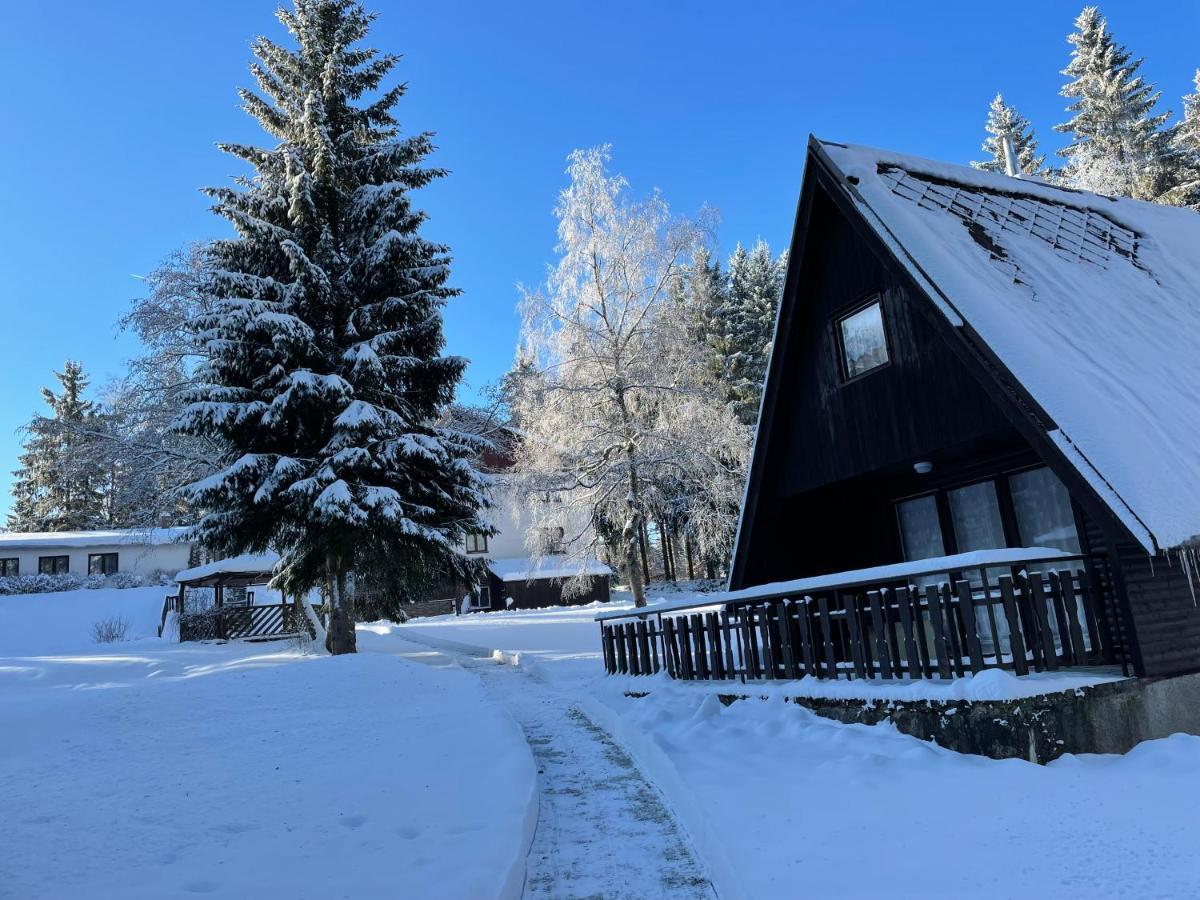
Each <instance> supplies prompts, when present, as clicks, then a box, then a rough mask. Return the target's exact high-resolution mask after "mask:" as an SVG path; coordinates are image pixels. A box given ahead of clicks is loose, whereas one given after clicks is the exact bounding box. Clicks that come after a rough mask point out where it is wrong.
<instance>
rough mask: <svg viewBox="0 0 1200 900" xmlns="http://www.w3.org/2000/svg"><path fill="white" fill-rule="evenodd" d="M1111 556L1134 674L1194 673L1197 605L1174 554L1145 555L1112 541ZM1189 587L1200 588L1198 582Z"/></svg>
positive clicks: (1199, 635) (1199, 626) (1199, 662)
mask: <svg viewBox="0 0 1200 900" xmlns="http://www.w3.org/2000/svg"><path fill="white" fill-rule="evenodd" d="M1116 556H1117V558H1118V559H1119V560H1120V564H1121V576H1122V577H1123V579H1124V582H1125V593H1126V596H1127V597H1128V598H1129V611H1130V615H1131V617H1132V619H1133V629H1134V631H1135V632H1136V637H1137V650H1138V655H1139V656H1140V658H1141V667H1140V668H1141V671H1140V672H1139V674H1142V675H1147V676H1155V675H1178V674H1182V673H1184V672H1196V671H1200V608H1197V606H1196V596H1197V595H1196V594H1193V585H1192V584H1189V579H1188V575H1187V573H1186V572H1185V571H1184V569H1183V567H1182V565H1181V564H1180V561H1179V560H1178V558H1177V557H1176V556H1175V554H1171V555H1169V556H1156V557H1150V556H1149V555H1147V553H1146V551H1145V550H1144V549H1143V548H1142V547H1139V546H1138V545H1137V544H1134V543H1132V542H1127V541H1126V542H1120V543H1118V544H1117V545H1116ZM1193 577H1194V574H1193ZM1194 586H1195V589H1196V590H1197V591H1200V584H1196V585H1194Z"/></svg>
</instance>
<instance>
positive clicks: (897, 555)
mask: <svg viewBox="0 0 1200 900" xmlns="http://www.w3.org/2000/svg"><path fill="white" fill-rule="evenodd" d="M1198 534H1200V216H1197V215H1196V214H1195V213H1193V212H1191V211H1187V210H1179V209H1171V208H1164V207H1158V206H1153V205H1150V204H1145V203H1138V202H1134V201H1128V200H1119V201H1117V200H1112V199H1109V198H1104V197H1099V196H1096V195H1092V194H1083V193H1079V192H1075V191H1069V190H1066V189H1062V188H1057V187H1053V186H1050V185H1047V184H1044V183H1042V182H1041V181H1039V180H1037V179H1015V178H1009V177H1006V176H1001V175H995V174H991V173H985V172H979V171H976V170H973V169H969V168H964V167H959V166H947V165H944V164H940V163H935V162H930V161H927V160H921V159H915V158H911V157H905V156H900V155H898V154H894V153H889V152H885V151H879V150H873V149H868V148H861V147H850V146H846V145H840V144H832V143H828V142H822V141H818V140H816V139H810V142H809V147H808V154H807V162H806V166H805V174H804V180H803V186H802V192H801V198H800V203H799V208H798V212H797V217H796V224H795V231H794V236H793V239H792V244H791V261H790V266H789V271H788V276H787V282H786V287H785V292H784V296H783V299H782V303H781V308H780V311H779V318H778V323H777V327H776V336H775V343H774V351H773V354H772V359H771V365H770V371H769V375H768V379H767V383H766V389H765V393H764V398H763V404H762V412H761V416H760V421H759V428H758V435H757V441H756V444H755V452H754V459H753V464H752V470H751V474H750V478H749V482H748V486H747V493H746V501H745V504H744V508H743V511H742V521H741V524H740V528H739V535H738V541H737V546H736V550H735V555H734V560H733V566H732V573H731V578H730V588H731V589H733V590H740V589H745V588H750V587H753V586H759V585H766V584H769V583H775V582H784V581H789V580H792V579H799V578H806V577H809V576H818V575H825V574H827V573H838V572H844V571H848V570H861V569H864V568H866V567H871V566H881V565H888V564H893V563H899V562H902V561H905V560H916V559H923V558H938V557H949V556H951V555H953V554H956V553H962V552H965V551H972V550H984V549H988V548H1003V547H1008V548H1052V549H1058V550H1061V551H1065V552H1067V553H1071V554H1076V555H1078V556H1079V557H1080V558H1081V559H1082V561H1083V563H1084V564H1085V565H1086V567H1087V575H1088V577H1089V579H1090V583H1091V584H1092V585H1093V586H1094V587H1095V588H1096V590H1097V592H1098V593H1103V594H1104V598H1105V599H1104V604H1105V607H1106V609H1107V610H1108V615H1109V619H1110V621H1109V622H1108V623H1107V624H1106V625H1105V627H1107V628H1108V629H1110V630H1111V631H1112V633H1113V634H1114V635H1116V638H1115V641H1116V644H1117V645H1118V653H1117V656H1118V657H1119V658H1120V659H1121V661H1122V662H1124V663H1125V664H1126V665H1127V668H1132V670H1133V671H1134V672H1135V673H1136V674H1138V675H1145V676H1158V675H1173V674H1179V673H1185V672H1195V671H1200V608H1198V606H1197V595H1198V594H1200V584H1196V585H1193V583H1192V576H1193V575H1194V574H1195V573H1194V572H1193V571H1192V569H1191V565H1190V564H1191V560H1192V558H1193V557H1192V552H1191V550H1190V547H1191V546H1192V540H1193V538H1194V537H1195V536H1196V535H1198ZM1027 568H1028V569H1030V570H1032V569H1033V568H1034V566H1032V565H1031V566H1029V567H1027ZM982 571H983V570H981V572H982ZM1022 571H1024V570H1022ZM985 577H986V575H985ZM985 589H986V586H985ZM1101 615H1103V612H1101ZM1053 627H1054V626H1053V623H1051V628H1053ZM994 628H995V626H994V625H993V629H994ZM1056 634H1057V632H1056ZM985 650H986V648H985Z"/></svg>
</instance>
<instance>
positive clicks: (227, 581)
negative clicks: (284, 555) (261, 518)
mask: <svg viewBox="0 0 1200 900" xmlns="http://www.w3.org/2000/svg"><path fill="white" fill-rule="evenodd" d="M278 562H279V554H278V553H262V554H255V553H247V554H243V555H242V556H231V557H229V558H228V559H217V560H213V561H212V562H209V563H205V564H204V565H202V566H193V567H192V568H190V569H184V570H183V571H182V572H178V573H177V574H176V575H175V580H176V581H177V582H179V584H181V585H183V586H184V587H211V586H213V585H217V584H222V585H228V586H234V587H240V586H243V585H249V584H263V583H264V582H266V581H268V580H269V579H270V578H271V576H272V575H273V574H274V572H275V565H276V563H278Z"/></svg>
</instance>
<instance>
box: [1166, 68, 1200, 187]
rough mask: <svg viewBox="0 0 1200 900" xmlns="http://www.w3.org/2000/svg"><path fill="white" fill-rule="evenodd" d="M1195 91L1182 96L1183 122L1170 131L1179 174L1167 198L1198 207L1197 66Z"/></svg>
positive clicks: (1199, 95) (1199, 114) (1199, 97)
mask: <svg viewBox="0 0 1200 900" xmlns="http://www.w3.org/2000/svg"><path fill="white" fill-rule="evenodd" d="M1193 78H1194V84H1195V86H1196V90H1195V91H1194V92H1193V93H1191V94H1187V95H1186V96H1184V98H1183V121H1182V122H1180V123H1179V124H1178V125H1176V126H1175V127H1174V128H1173V129H1172V130H1171V145H1172V149H1173V150H1174V151H1175V154H1176V158H1177V160H1178V174H1177V177H1176V178H1175V179H1174V182H1175V183H1174V185H1173V187H1172V188H1171V192H1170V194H1169V195H1168V196H1167V198H1166V199H1167V200H1168V201H1169V202H1171V203H1174V204H1177V205H1179V206H1190V207H1191V208H1192V209H1196V210H1200V69H1197V70H1196V74H1195V76H1193Z"/></svg>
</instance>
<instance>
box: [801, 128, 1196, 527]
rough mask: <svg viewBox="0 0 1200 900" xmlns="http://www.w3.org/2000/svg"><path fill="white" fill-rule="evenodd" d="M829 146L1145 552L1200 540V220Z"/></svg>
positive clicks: (853, 185)
mask: <svg viewBox="0 0 1200 900" xmlns="http://www.w3.org/2000/svg"><path fill="white" fill-rule="evenodd" d="M819 147H820V150H821V151H823V153H824V154H825V156H826V157H827V158H828V160H829V161H830V162H831V163H832V167H833V169H834V174H835V175H837V174H839V173H840V175H841V176H842V178H843V186H844V187H845V189H846V191H847V193H848V195H849V196H850V198H851V199H852V201H853V202H854V203H855V204H856V206H857V207H858V209H859V210H860V212H861V213H862V214H863V216H864V217H865V218H866V220H867V222H868V223H869V224H870V225H871V227H872V228H873V229H874V230H875V231H876V233H877V234H878V235H879V236H880V238H881V239H882V240H883V241H884V243H885V244H886V245H887V246H888V247H889V248H890V249H891V250H892V251H893V252H894V253H895V255H896V257H897V258H898V259H899V260H900V262H901V263H902V264H903V265H904V266H905V267H906V268H907V270H908V272H909V273H910V274H911V275H912V277H913V278H914V280H915V281H916V283H917V284H918V285H920V286H921V288H922V289H923V290H924V291H925V292H926V293H927V294H928V295H929V297H930V298H931V299H933V301H934V302H935V303H936V304H937V305H938V307H939V308H940V309H941V311H942V312H943V313H944V314H945V316H946V318H947V319H948V320H949V321H950V323H951V324H952V325H954V326H962V325H963V324H964V323H966V324H968V325H969V326H970V327H971V328H972V329H973V330H974V331H975V332H976V333H977V334H978V335H979V336H980V338H981V339H982V340H983V341H984V342H985V343H986V344H987V346H988V348H990V349H991V351H992V352H993V353H995V354H996V356H997V357H998V358H999V359H1000V361H1001V362H1002V363H1003V364H1004V366H1005V367H1006V368H1007V369H1008V370H1009V371H1010V372H1012V374H1013V375H1014V377H1015V378H1016V379H1017V380H1018V381H1019V382H1020V384H1021V385H1022V386H1023V387H1024V389H1025V390H1026V391H1028V393H1029V395H1030V396H1031V397H1032V398H1033V399H1034V400H1035V401H1036V402H1037V404H1039V405H1040V406H1041V407H1042V409H1043V410H1044V411H1045V412H1046V414H1047V415H1048V416H1049V417H1050V418H1052V419H1053V423H1046V427H1047V431H1048V433H1049V435H1050V437H1051V439H1052V440H1053V441H1054V442H1055V443H1056V444H1057V446H1058V447H1059V448H1060V449H1061V450H1062V452H1063V454H1064V455H1065V456H1066V458H1067V459H1068V460H1070V461H1071V463H1072V464H1073V465H1074V466H1075V467H1076V468H1077V469H1078V470H1079V472H1080V473H1081V474H1082V475H1083V477H1084V478H1085V479H1087V481H1088V482H1089V483H1090V484H1091V485H1092V486H1093V487H1094V488H1095V490H1096V491H1097V493H1098V494H1099V495H1100V496H1101V497H1102V498H1103V499H1104V500H1105V502H1106V503H1108V505H1109V506H1110V507H1111V508H1112V510H1113V512H1114V514H1116V515H1117V516H1118V517H1119V518H1120V519H1121V521H1122V522H1123V523H1124V524H1125V525H1126V526H1127V527H1128V528H1129V530H1130V532H1131V533H1132V534H1133V535H1134V536H1135V537H1137V539H1138V540H1139V541H1140V542H1141V543H1142V544H1143V545H1144V546H1145V547H1146V549H1147V550H1149V551H1153V550H1156V549H1167V548H1172V547H1177V546H1179V545H1181V544H1184V543H1187V542H1188V541H1189V540H1191V539H1192V538H1195V537H1197V536H1200V391H1198V390H1197V388H1196V385H1197V384H1200V215H1197V214H1196V213H1195V212H1192V211H1190V210H1186V209H1179V208H1175V207H1168V206H1160V205H1157V204H1152V203H1145V202H1140V201H1135V200H1127V199H1112V198H1108V197H1102V196H1099V195H1096V194H1089V193H1083V192H1079V191H1073V190H1069V189H1066V188H1059V187H1054V186H1051V185H1048V184H1045V183H1044V182H1042V181H1040V180H1038V179H1036V178H1021V179H1017V178H1010V177H1008V176H1005V175H999V174H994V173H990V172H981V171H978V170H975V169H971V168H967V167H964V166H955V165H947V164H945V163H937V162H931V161H929V160H925V159H918V158H915V157H910V156H902V155H900V154H897V153H892V152H890V151H886V150H876V149H871V148H867V147H856V146H846V145H841V144H835V143H829V142H819ZM1055 426H1056V427H1055Z"/></svg>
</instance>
